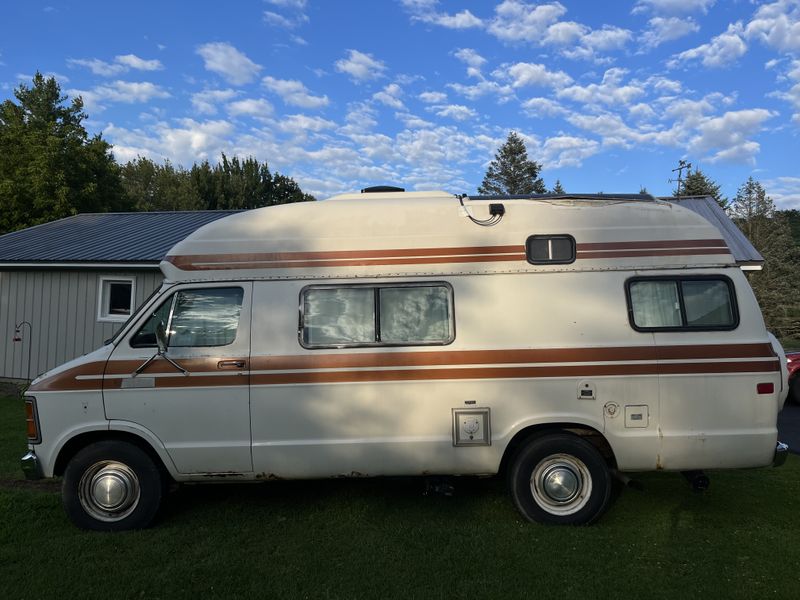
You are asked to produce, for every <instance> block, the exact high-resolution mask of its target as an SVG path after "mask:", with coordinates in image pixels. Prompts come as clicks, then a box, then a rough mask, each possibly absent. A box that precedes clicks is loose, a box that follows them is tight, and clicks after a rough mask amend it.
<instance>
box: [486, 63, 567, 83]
mask: <svg viewBox="0 0 800 600" xmlns="http://www.w3.org/2000/svg"><path fill="white" fill-rule="evenodd" d="M495 74H498V75H499V74H502V71H500V70H498V71H496V72H495ZM508 76H509V77H510V78H511V79H512V80H513V82H512V84H511V85H513V86H514V87H515V88H519V87H525V86H530V85H534V86H544V87H552V88H562V87H564V86H567V85H569V84H570V83H572V77H570V76H569V75H567V74H566V73H564V71H549V70H548V69H547V67H545V66H544V65H541V64H537V63H516V64H514V65H511V66H510V67H508Z"/></svg>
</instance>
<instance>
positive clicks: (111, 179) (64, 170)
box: [0, 72, 123, 233]
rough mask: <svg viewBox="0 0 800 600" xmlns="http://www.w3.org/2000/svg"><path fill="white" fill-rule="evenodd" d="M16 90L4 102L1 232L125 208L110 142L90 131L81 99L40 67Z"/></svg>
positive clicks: (0, 130)
mask: <svg viewBox="0 0 800 600" xmlns="http://www.w3.org/2000/svg"><path fill="white" fill-rule="evenodd" d="M14 97H15V99H16V101H15V100H11V99H9V100H6V101H4V102H3V103H2V104H0V233H4V232H8V231H14V230H16V229H22V228H24V227H29V226H31V225H36V224H38V223H44V222H46V221H52V220H54V219H59V218H62V217H66V216H69V215H72V214H76V213H79V212H103V211H107V210H119V209H120V208H122V207H123V193H122V187H121V183H120V177H119V167H118V165H117V163H116V162H115V161H114V156H113V154H112V152H111V145H110V144H109V143H108V142H106V141H105V140H103V139H102V137H101V136H100V135H95V136H93V137H90V136H89V135H88V134H87V132H86V129H85V128H84V126H83V121H84V119H85V118H86V114H85V113H84V112H83V101H82V99H81V98H80V97H78V98H73V99H72V100H71V101H68V99H67V97H66V96H63V95H62V94H61V88H60V86H59V85H58V83H57V82H56V80H55V78H53V77H49V78H45V77H44V76H43V75H42V74H41V73H38V72H37V73H36V75H35V76H34V77H33V82H32V85H31V86H28V85H25V84H21V85H20V86H19V87H18V88H17V89H16V90H14Z"/></svg>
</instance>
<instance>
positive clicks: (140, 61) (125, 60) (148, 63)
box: [114, 54, 164, 71]
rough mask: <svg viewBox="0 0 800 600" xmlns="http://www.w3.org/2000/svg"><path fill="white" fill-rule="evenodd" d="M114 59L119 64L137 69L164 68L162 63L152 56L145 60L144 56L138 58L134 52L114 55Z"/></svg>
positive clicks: (155, 69)
mask: <svg viewBox="0 0 800 600" xmlns="http://www.w3.org/2000/svg"><path fill="white" fill-rule="evenodd" d="M114 60H115V61H116V62H117V63H119V64H121V65H124V66H126V67H129V68H131V69H136V70H137V71H161V70H162V69H163V68H164V65H162V64H161V61H160V60H158V59H155V58H153V59H150V60H145V59H144V58H139V57H138V56H136V55H135V54H122V55H119V56H115V57H114Z"/></svg>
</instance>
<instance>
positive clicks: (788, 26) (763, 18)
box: [745, 0, 800, 52]
mask: <svg viewBox="0 0 800 600" xmlns="http://www.w3.org/2000/svg"><path fill="white" fill-rule="evenodd" d="M745 35H746V36H747V37H748V38H756V39H758V40H760V41H761V42H762V43H764V44H766V45H767V46H769V47H770V48H773V49H775V50H778V51H780V52H797V51H798V50H800V3H798V2H797V0H779V1H778V2H772V3H771V4H765V5H763V6H760V7H759V8H758V10H757V11H756V12H755V14H754V15H753V18H752V20H751V21H750V22H749V23H748V24H747V27H746V29H745Z"/></svg>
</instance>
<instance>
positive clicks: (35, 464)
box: [20, 450, 44, 479]
mask: <svg viewBox="0 0 800 600" xmlns="http://www.w3.org/2000/svg"><path fill="white" fill-rule="evenodd" d="M20 466H21V467H22V472H23V473H25V479H42V478H43V477H44V474H43V473H42V463H40V462H39V457H38V456H36V453H35V452H34V451H33V450H31V451H29V452H28V453H27V454H26V455H25V456H23V457H22V458H21V459H20Z"/></svg>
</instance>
